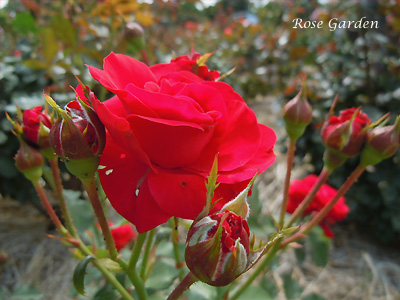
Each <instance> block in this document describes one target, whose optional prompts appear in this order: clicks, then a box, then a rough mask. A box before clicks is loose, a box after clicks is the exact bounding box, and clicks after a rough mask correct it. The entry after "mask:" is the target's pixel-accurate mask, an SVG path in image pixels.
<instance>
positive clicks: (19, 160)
mask: <svg viewBox="0 0 400 300" xmlns="http://www.w3.org/2000/svg"><path fill="white" fill-rule="evenodd" d="M14 159H15V166H16V167H17V169H18V170H19V171H20V172H22V173H23V174H24V175H25V177H26V178H28V179H29V180H30V181H32V182H37V181H38V180H39V179H40V177H42V172H43V171H42V166H43V164H44V158H43V155H42V154H41V153H40V152H39V151H38V150H36V149H34V148H33V147H31V146H29V145H28V144H27V143H25V142H24V141H23V140H22V139H20V148H19V150H18V152H17V154H16V155H15V157H14Z"/></svg>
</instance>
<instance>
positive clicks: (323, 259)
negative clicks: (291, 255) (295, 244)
mask: <svg viewBox="0 0 400 300" xmlns="http://www.w3.org/2000/svg"><path fill="white" fill-rule="evenodd" d="M309 240H310V247H311V249H310V254H311V259H312V260H313V262H314V263H315V264H316V265H317V266H320V267H324V266H325V265H326V264H327V263H328V258H329V242H330V240H329V238H328V237H327V236H326V235H325V234H324V232H323V230H322V229H321V228H320V227H315V228H314V229H313V230H312V231H311V232H310V234H309Z"/></svg>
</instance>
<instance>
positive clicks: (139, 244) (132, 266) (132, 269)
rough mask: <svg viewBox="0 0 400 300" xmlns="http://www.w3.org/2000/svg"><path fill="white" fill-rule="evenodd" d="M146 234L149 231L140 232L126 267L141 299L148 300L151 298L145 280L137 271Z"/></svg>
mask: <svg viewBox="0 0 400 300" xmlns="http://www.w3.org/2000/svg"><path fill="white" fill-rule="evenodd" d="M146 235H147V232H144V233H139V234H138V236H137V238H136V242H135V245H134V246H133V250H132V253H131V257H130V258H129V263H128V266H127V267H126V273H127V274H128V276H129V279H130V280H131V282H132V284H133V285H134V286H135V289H136V293H137V294H138V297H139V299H140V300H147V299H148V298H149V296H148V295H147V291H146V288H145V286H144V282H143V280H142V279H141V278H140V277H139V275H138V273H137V271H136V264H137V262H138V260H139V256H140V252H141V251H142V248H143V244H144V242H145V240H146Z"/></svg>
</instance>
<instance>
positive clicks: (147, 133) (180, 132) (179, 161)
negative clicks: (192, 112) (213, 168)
mask: <svg viewBox="0 0 400 300" xmlns="http://www.w3.org/2000/svg"><path fill="white" fill-rule="evenodd" d="M127 120H128V121H129V123H130V126H131V128H132V131H133V132H134V134H135V137H136V138H137V140H138V142H139V143H140V146H141V147H142V148H143V149H144V151H145V153H146V154H147V155H148V157H149V158H150V160H151V161H152V162H154V163H155V164H157V165H159V166H161V167H164V168H176V167H182V166H186V165H190V164H192V163H194V162H195V161H196V160H197V158H198V156H199V155H200V153H201V151H202V150H203V148H204V147H205V146H206V145H207V143H208V142H209V141H210V139H211V137H212V134H213V126H207V127H206V128H199V125H197V124H191V123H186V122H179V121H170V120H163V119H154V118H146V117H142V116H136V115H130V116H128V117H127Z"/></svg>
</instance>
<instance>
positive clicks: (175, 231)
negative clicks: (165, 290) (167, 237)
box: [169, 217, 185, 280]
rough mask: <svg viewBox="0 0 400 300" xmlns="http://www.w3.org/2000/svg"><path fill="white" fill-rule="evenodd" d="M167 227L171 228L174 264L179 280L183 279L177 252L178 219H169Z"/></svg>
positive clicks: (180, 261) (178, 252) (179, 256)
mask: <svg viewBox="0 0 400 300" xmlns="http://www.w3.org/2000/svg"><path fill="white" fill-rule="evenodd" d="M169 225H170V226H171V228H172V234H171V239H172V246H173V249H174V257H175V262H176V268H177V269H178V270H179V279H181V280H182V279H183V276H184V275H185V274H184V271H183V269H182V266H183V265H184V263H183V262H182V260H181V254H180V251H179V236H178V219H177V218H176V217H174V218H173V219H172V218H171V219H169Z"/></svg>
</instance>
